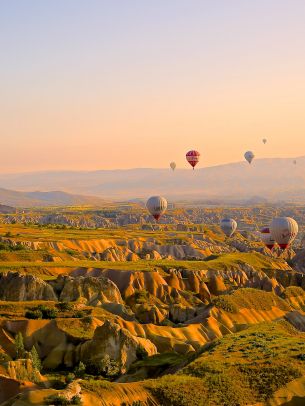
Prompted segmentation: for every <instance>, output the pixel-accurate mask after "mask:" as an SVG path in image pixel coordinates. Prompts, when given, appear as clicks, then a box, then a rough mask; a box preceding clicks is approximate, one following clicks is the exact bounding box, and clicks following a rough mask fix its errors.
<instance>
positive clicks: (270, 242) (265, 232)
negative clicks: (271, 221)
mask: <svg viewBox="0 0 305 406" xmlns="http://www.w3.org/2000/svg"><path fill="white" fill-rule="evenodd" d="M261 240H262V242H263V243H264V244H265V245H266V247H267V248H269V249H270V250H272V248H273V247H274V245H275V239H274V238H273V236H272V234H271V232H270V228H269V227H264V228H262V229H261Z"/></svg>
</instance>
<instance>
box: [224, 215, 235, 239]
mask: <svg viewBox="0 0 305 406" xmlns="http://www.w3.org/2000/svg"><path fill="white" fill-rule="evenodd" d="M220 228H221V229H222V231H223V232H224V233H225V235H226V236H227V237H232V235H233V234H234V233H235V231H236V229H237V223H236V221H235V220H234V219H228V218H225V219H222V220H221V222H220Z"/></svg>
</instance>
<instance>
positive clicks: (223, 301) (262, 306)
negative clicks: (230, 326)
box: [212, 288, 291, 313]
mask: <svg viewBox="0 0 305 406" xmlns="http://www.w3.org/2000/svg"><path fill="white" fill-rule="evenodd" d="M212 303H213V305H214V306H216V307H218V308H220V309H223V310H225V311H227V312H230V313H237V312H238V311H239V310H240V309H255V310H264V311H268V310H272V307H275V306H276V307H278V308H280V309H281V310H284V311H289V310H291V309H290V306H289V305H288V304H287V303H286V302H285V301H284V300H283V299H281V298H279V297H278V296H276V295H275V294H272V293H271V292H264V291H262V290H258V289H251V288H243V289H238V290H237V291H235V292H234V293H233V294H231V295H221V296H218V297H216V298H215V299H213V300H212Z"/></svg>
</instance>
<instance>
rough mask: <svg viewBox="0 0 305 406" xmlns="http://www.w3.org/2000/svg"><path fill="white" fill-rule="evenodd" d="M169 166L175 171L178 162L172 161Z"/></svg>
mask: <svg viewBox="0 0 305 406" xmlns="http://www.w3.org/2000/svg"><path fill="white" fill-rule="evenodd" d="M169 166H170V167H171V169H172V170H173V171H174V170H175V169H176V166H177V165H176V162H171V163H170V164H169Z"/></svg>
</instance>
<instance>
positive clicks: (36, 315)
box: [25, 309, 42, 320]
mask: <svg viewBox="0 0 305 406" xmlns="http://www.w3.org/2000/svg"><path fill="white" fill-rule="evenodd" d="M25 317H26V318H27V319H32V320H37V319H42V312H41V311H40V310H38V309H37V310H27V311H26V312H25Z"/></svg>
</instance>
